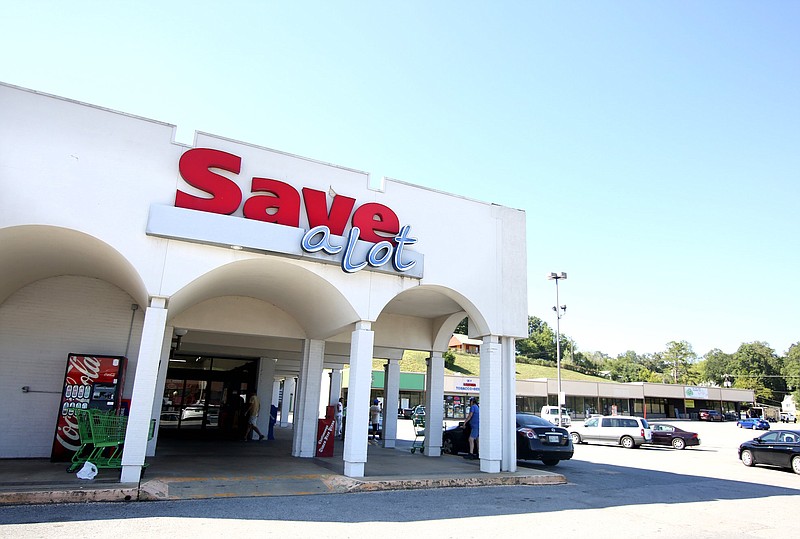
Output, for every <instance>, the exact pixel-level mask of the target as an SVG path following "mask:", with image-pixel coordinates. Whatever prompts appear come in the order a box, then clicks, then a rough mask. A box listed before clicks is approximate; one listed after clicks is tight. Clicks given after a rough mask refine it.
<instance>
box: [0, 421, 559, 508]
mask: <svg viewBox="0 0 800 539" xmlns="http://www.w3.org/2000/svg"><path fill="white" fill-rule="evenodd" d="M275 437H276V439H275V440H272V441H261V442H241V441H202V440H194V441H183V440H169V439H161V440H159V444H158V449H157V456H156V457H152V458H148V459H147V462H148V464H149V466H148V467H147V469H146V471H145V474H144V476H143V477H142V480H141V482H140V483H139V484H121V483H119V482H118V481H119V470H114V469H111V470H107V469H101V470H100V473H99V474H98V476H97V477H96V478H95V479H93V480H91V481H82V480H80V479H78V478H77V477H76V476H75V474H69V473H67V472H66V468H67V463H51V462H50V461H49V460H46V459H6V460H0V505H2V504H4V505H9V504H38V503H63V502H88V501H133V500H182V499H200V498H216V497H240V496H245V497H247V496H292V495H309V494H332V493H346V492H364V491H377V490H401V489H422V488H440V487H474V486H486V485H555V484H564V483H566V479H565V478H564V476H562V475H560V474H558V473H555V472H554V471H551V470H556V469H554V468H545V467H544V466H542V465H534V464H532V465H531V467H518V471H517V472H514V473H508V472H505V473H499V474H487V473H483V472H481V471H480V466H479V462H478V461H477V460H465V459H463V458H461V457H458V456H454V455H442V456H441V457H439V458H431V457H427V456H425V455H422V454H420V453H419V452H418V451H417V452H416V453H415V454H412V453H411V442H410V441H404V440H398V442H397V443H398V447H397V448H394V449H385V448H383V447H380V446H375V445H370V446H369V447H368V453H367V464H366V468H365V477H363V478H360V479H353V478H350V477H345V476H344V475H343V472H344V461H343V460H342V445H343V442H342V441H341V440H336V444H335V446H334V456H333V457H332V458H296V457H292V456H291V447H292V430H291V428H287V429H276V430H275Z"/></svg>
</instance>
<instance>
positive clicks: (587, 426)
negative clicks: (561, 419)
mask: <svg viewBox="0 0 800 539" xmlns="http://www.w3.org/2000/svg"><path fill="white" fill-rule="evenodd" d="M569 433H570V435H571V436H572V443H573V444H576V445H577V444H580V443H585V442H596V443H601V444H614V445H621V446H622V447H625V448H628V449H633V448H636V447H639V446H640V445H642V444H644V443H649V442H650V441H651V440H652V439H653V431H651V430H650V425H648V424H647V420H646V419H644V418H642V417H633V416H624V415H612V416H597V417H590V418H589V419H587V420H586V421H584V422H583V425H577V424H576V425H573V426H572V427H571V428H570V429H569Z"/></svg>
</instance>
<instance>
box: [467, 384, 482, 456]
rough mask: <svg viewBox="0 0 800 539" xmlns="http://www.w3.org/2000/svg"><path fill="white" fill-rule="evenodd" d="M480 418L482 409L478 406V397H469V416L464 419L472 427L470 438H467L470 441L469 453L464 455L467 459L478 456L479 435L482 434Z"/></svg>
mask: <svg viewBox="0 0 800 539" xmlns="http://www.w3.org/2000/svg"><path fill="white" fill-rule="evenodd" d="M480 419H481V411H480V408H479V407H478V399H476V398H475V397H472V398H470V399H469V414H467V418H466V420H464V422H465V423H466V424H468V425H469V428H470V431H469V438H467V441H468V442H469V455H464V458H465V459H476V458H478V436H479V435H480V431H479V430H478V428H479V427H480Z"/></svg>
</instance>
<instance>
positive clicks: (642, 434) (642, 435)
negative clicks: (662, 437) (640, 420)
mask: <svg viewBox="0 0 800 539" xmlns="http://www.w3.org/2000/svg"><path fill="white" fill-rule="evenodd" d="M641 431H642V433H641V434H640V435H639V436H641V437H642V438H644V429H641Z"/></svg>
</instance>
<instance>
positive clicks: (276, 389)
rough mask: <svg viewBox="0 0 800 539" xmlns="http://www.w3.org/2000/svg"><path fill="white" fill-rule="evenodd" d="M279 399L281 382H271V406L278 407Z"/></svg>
mask: <svg viewBox="0 0 800 539" xmlns="http://www.w3.org/2000/svg"><path fill="white" fill-rule="evenodd" d="M280 398H281V381H280V380H273V382H272V401H271V402H272V406H278V404H280V402H279V401H280Z"/></svg>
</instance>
